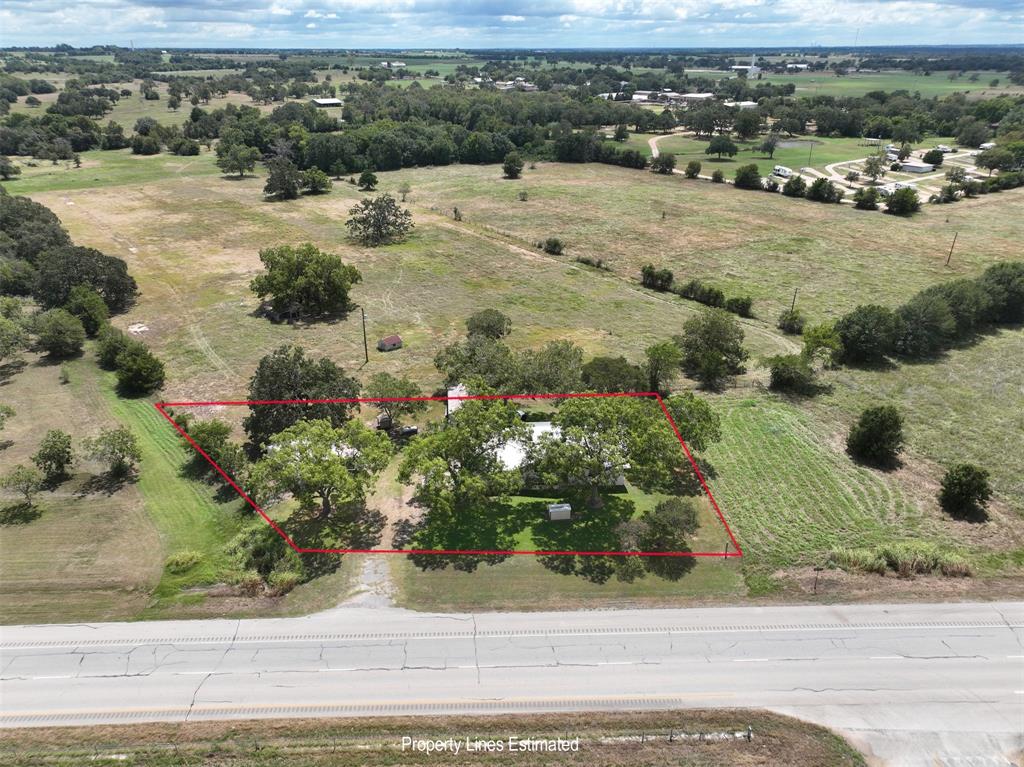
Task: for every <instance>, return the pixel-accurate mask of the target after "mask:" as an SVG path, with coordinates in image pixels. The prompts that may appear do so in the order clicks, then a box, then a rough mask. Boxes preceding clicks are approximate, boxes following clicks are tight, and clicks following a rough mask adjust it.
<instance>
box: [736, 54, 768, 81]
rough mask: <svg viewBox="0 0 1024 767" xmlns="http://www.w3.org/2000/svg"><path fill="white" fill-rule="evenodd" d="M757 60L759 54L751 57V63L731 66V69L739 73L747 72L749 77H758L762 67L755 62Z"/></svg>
mask: <svg viewBox="0 0 1024 767" xmlns="http://www.w3.org/2000/svg"><path fill="white" fill-rule="evenodd" d="M756 61H757V55H756V54H754V55H752V56H751V57H750V63H749V64H736V65H734V66H731V67H729V69H731V70H732V71H733V72H735V73H736V74H738V75H741V74H745V75H746V76H747V78H748V79H749V78H752V77H757V76H758V75H759V74H761V67H759V66H758V65H757V64H756V63H755V62H756Z"/></svg>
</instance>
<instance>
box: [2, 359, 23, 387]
mask: <svg viewBox="0 0 1024 767" xmlns="http://www.w3.org/2000/svg"><path fill="white" fill-rule="evenodd" d="M27 366H28V363H27V362H25V360H23V359H14V360H8V361H7V362H4V363H3V364H0V386H2V385H5V384H7V383H8V382H9V381H10V380H11V379H12V378H14V376H16V375H17V374H18V373H20V372H21V371H22V370H24V369H25V368H26V367H27Z"/></svg>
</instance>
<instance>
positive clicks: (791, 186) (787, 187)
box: [782, 176, 807, 197]
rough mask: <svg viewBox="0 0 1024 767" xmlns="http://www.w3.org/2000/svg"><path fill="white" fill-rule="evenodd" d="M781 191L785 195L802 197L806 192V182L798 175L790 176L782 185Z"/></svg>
mask: <svg viewBox="0 0 1024 767" xmlns="http://www.w3.org/2000/svg"><path fill="white" fill-rule="evenodd" d="M782 193H783V194H784V195H786V197H803V196H804V195H805V194H806V193H807V182H806V181H804V180H803V178H802V177H800V176H790V177H789V180H788V181H786V183H785V184H783V185H782Z"/></svg>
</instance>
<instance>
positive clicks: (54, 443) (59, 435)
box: [32, 429, 75, 482]
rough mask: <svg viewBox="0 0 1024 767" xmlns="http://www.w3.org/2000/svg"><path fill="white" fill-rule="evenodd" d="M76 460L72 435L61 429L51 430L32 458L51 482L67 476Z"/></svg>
mask: <svg viewBox="0 0 1024 767" xmlns="http://www.w3.org/2000/svg"><path fill="white" fill-rule="evenodd" d="M74 460H75V454H74V452H73V451H72V450H71V435H70V434H68V433H67V432H63V431H60V430H59V429H50V430H49V431H48V432H46V436H45V437H43V441H42V442H41V443H39V450H37V451H36V453H35V455H33V456H32V463H34V464H35V465H36V468H37V469H39V471H41V472H43V475H44V476H45V477H46V479H47V481H50V482H52V481H53V480H56V479H60V478H61V477H63V476H65V475H66V474H67V470H68V467H69V466H70V465H71V464H72V463H73V462H74Z"/></svg>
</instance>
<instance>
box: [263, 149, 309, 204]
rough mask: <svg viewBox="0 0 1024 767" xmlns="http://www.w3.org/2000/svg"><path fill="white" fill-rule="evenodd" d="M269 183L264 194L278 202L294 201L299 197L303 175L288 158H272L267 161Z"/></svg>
mask: <svg viewBox="0 0 1024 767" xmlns="http://www.w3.org/2000/svg"><path fill="white" fill-rule="evenodd" d="M267 170H268V171H269V175H268V176H267V183H266V184H264V186H263V194H265V195H266V196H267V197H274V198H276V199H278V200H294V199H295V198H296V197H298V196H299V187H300V186H301V184H302V174H301V173H300V172H299V169H298V168H297V167H295V163H293V162H292V161H291V160H289V159H288V158H287V157H272V158H270V159H269V160H267Z"/></svg>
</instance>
